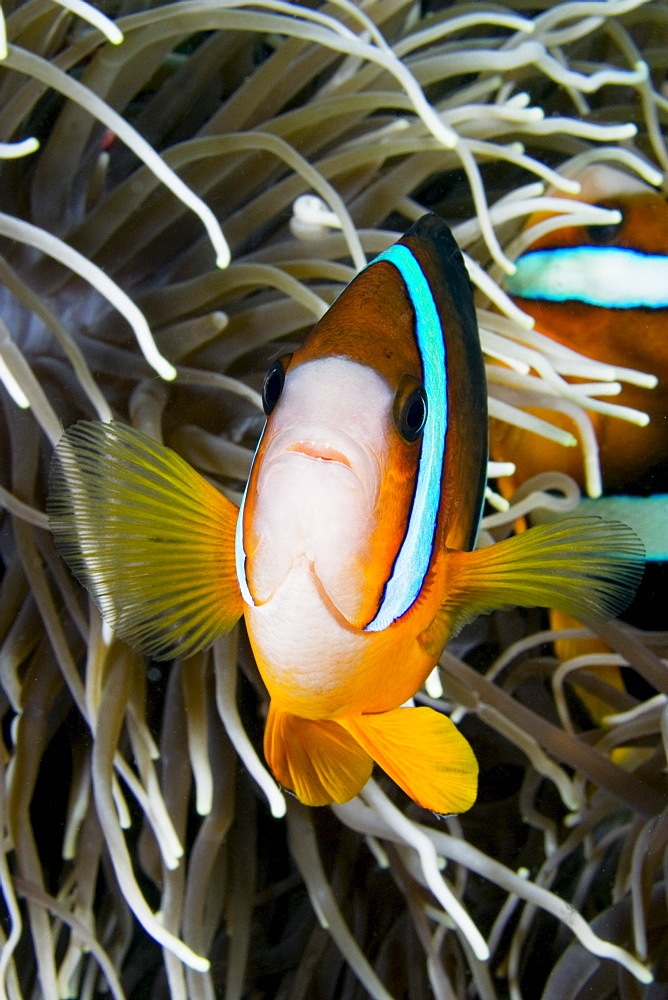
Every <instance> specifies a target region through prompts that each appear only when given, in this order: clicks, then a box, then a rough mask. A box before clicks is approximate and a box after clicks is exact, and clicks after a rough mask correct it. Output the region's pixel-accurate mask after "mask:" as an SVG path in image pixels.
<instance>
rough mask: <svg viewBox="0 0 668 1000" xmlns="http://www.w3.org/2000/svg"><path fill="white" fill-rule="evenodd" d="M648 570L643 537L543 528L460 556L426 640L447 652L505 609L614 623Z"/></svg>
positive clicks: (454, 557)
mask: <svg viewBox="0 0 668 1000" xmlns="http://www.w3.org/2000/svg"><path fill="white" fill-rule="evenodd" d="M643 568H644V550H643V545H642V542H641V541H640V539H639V538H638V536H637V535H636V534H635V532H634V531H632V530H631V528H629V527H628V526H627V525H625V524H621V523H620V522H619V521H602V520H600V519H599V518H597V517H573V518H568V519H564V520H560V521H556V522H554V523H553V524H541V525H538V526H536V527H535V528H529V529H528V530H527V531H523V532H522V533H521V534H519V535H515V536H514V537H513V538H507V539H506V540H505V541H503V542H498V543H497V544H496V545H491V546H489V548H485V549H478V550H477V551H475V552H452V553H450V554H449V557H448V569H447V573H448V576H447V581H446V586H447V598H446V600H445V602H444V603H443V605H442V607H441V610H440V612H439V615H438V616H437V620H436V621H435V622H434V625H433V626H432V627H431V629H430V630H428V633H427V634H426V635H425V636H423V637H422V641H423V643H425V641H426V642H428V643H429V648H431V647H432V646H433V647H434V648H435V647H436V646H437V645H438V644H439V643H440V644H441V648H442V646H443V644H445V641H446V640H447V639H448V638H449V636H450V635H452V634H453V633H455V632H457V631H458V630H459V629H460V628H461V627H462V626H463V625H466V624H467V622H470V621H472V620H473V619H474V618H476V617H477V616H478V615H480V614H485V613H487V612H488V611H493V610H494V609H496V608H503V607H513V606H520V607H525V608H531V607H547V608H556V609H557V610H559V611H563V612H565V613H566V614H569V615H573V616H574V617H576V618H577V619H578V620H580V621H584V622H587V623H589V622H597V621H603V620H605V619H607V618H614V617H615V616H616V615H618V614H620V612H622V611H623V610H624V608H626V607H628V605H629V604H630V602H631V600H632V598H633V595H634V593H635V591H636V588H637V586H638V584H639V583H640V580H641V577H642V574H643ZM436 633H438V636H436ZM437 639H438V641H437Z"/></svg>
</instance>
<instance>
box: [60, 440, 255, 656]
mask: <svg viewBox="0 0 668 1000" xmlns="http://www.w3.org/2000/svg"><path fill="white" fill-rule="evenodd" d="M47 510H48V514H49V521H50V524H51V530H52V531H53V535H54V538H55V540H56V544H57V546H58V549H59V551H60V553H61V555H62V556H63V558H64V559H65V561H66V562H67V563H68V564H69V566H70V568H71V570H72V572H73V573H74V574H75V576H77V577H78V578H79V580H81V582H82V583H83V585H84V586H85V587H86V588H87V589H88V590H89V591H90V592H91V594H92V595H93V597H94V598H95V600H96V602H97V603H98V605H99V606H100V610H101V611H102V614H103V616H104V618H105V619H106V621H107V622H108V623H109V625H110V626H111V627H112V628H113V629H114V631H115V632H116V633H117V634H118V635H119V636H120V637H121V638H123V639H126V640H127V641H128V642H129V643H130V644H131V645H133V646H134V647H135V648H136V649H138V650H140V651H141V652H143V653H148V654H150V655H151V656H153V657H155V658H156V659H169V658H171V657H174V656H187V655H190V654H191V653H194V652H195V651H196V650H198V649H202V648H203V647H204V646H207V645H209V644H210V643H212V642H213V641H214V639H216V638H217V636H219V635H221V634H222V633H223V632H226V631H229V629H230V628H232V626H233V625H234V623H235V622H236V621H237V619H238V618H239V617H240V615H241V613H242V610H243V603H242V600H241V594H240V592H239V586H238V583H237V577H236V568H235V558H234V535H235V528H236V521H237V516H238V510H237V508H236V507H235V506H234V504H232V503H231V502H230V501H229V500H228V499H227V498H226V497H224V496H223V495H222V494H221V493H219V492H218V491H217V490H216V489H214V487H213V486H211V485H210V484H209V483H207V481H206V480H205V479H203V478H202V476H200V475H199V474H198V473H197V472H195V470H194V469H192V468H191V467H190V466H189V465H188V464H187V462H185V461H184V460H183V459H182V458H180V456H179V455H177V454H176V452H173V451H172V450H171V449H170V448H165V447H163V446H162V445H159V444H156V442H154V441H152V440H151V439H150V438H148V437H146V436H145V435H144V434H141V433H140V432H139V431H136V430H134V429H133V428H131V427H127V426H126V425H124V424H120V423H111V424H103V423H98V422H88V421H81V422H79V423H77V424H75V425H74V426H73V427H70V428H69V430H68V431H66V432H65V434H64V435H63V437H62V438H61V440H60V441H59V443H58V446H57V448H56V451H55V455H54V459H53V462H52V466H51V476H50V482H49V497H48V502H47Z"/></svg>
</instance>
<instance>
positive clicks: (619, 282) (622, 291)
mask: <svg viewBox="0 0 668 1000" xmlns="http://www.w3.org/2000/svg"><path fill="white" fill-rule="evenodd" d="M515 263H516V265H517V271H516V272H515V274H512V275H510V276H509V277H508V278H506V290H507V291H508V292H509V293H510V294H511V295H517V296H518V297H520V298H525V299H545V300H547V301H550V302H565V301H567V300H568V299H576V300H577V301H579V302H588V303H590V305H595V306H605V307H607V308H610V309H637V308H639V307H644V308H646V309H663V308H665V307H666V306H668V257H666V256H661V255H658V254H655V255H653V254H643V253H638V252H637V251H635V250H625V249H622V248H621V247H562V248H559V249H555V250H536V251H534V252H533V253H527V254H524V256H522V257H520V258H518V260H517V261H515Z"/></svg>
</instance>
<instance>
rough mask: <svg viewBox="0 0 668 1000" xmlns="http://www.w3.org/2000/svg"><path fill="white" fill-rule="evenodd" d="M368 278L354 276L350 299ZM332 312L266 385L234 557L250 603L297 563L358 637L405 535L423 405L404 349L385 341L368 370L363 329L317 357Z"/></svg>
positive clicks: (412, 356)
mask: <svg viewBox="0 0 668 1000" xmlns="http://www.w3.org/2000/svg"><path fill="white" fill-rule="evenodd" d="M377 277H378V276H377V275H374V273H373V269H371V270H370V271H369V272H367V273H366V274H365V275H364V276H362V280H361V282H360V283H359V284H360V285H361V288H360V287H359V286H358V288H357V290H356V295H360V294H361V295H363V296H364V295H365V294H366V291H367V286H368V285H370V284H375V283H376V280H377ZM346 298H348V297H347V296H346ZM342 305H343V306H345V307H346V311H349V310H350V301H349V300H348V304H347V305H346V301H345V299H344V301H343V303H342ZM398 305H400V307H401V308H403V309H404V310H405V308H406V304H405V303H404V302H401V301H400V302H399V303H398ZM340 308H341V307H339V310H337V309H336V306H335V307H334V313H333V315H332V313H331V311H330V313H328V314H327V318H326V319H325V320H323V322H322V323H321V324H320V325H319V327H318V328H316V331H314V334H312V336H311V338H310V339H309V341H308V343H307V344H306V345H305V347H304V348H303V349H302V350H301V351H298V352H296V353H295V354H294V355H293V356H292V357H290V358H288V359H286V360H285V361H283V362H280V361H279V362H277V363H276V364H275V365H274V366H273V367H272V369H271V370H270V372H269V373H268V376H267V378H266V380H265V385H264V402H265V408H266V409H267V410H268V411H269V418H268V421H267V426H266V429H265V433H264V435H263V439H262V443H261V445H260V448H259V449H258V453H257V456H256V459H255V462H254V466H253V472H252V475H251V479H250V483H249V487H248V492H247V497H246V502H245V505H244V510H245V517H244V527H245V531H244V542H245V543H244V549H245V553H246V575H247V582H248V588H249V591H250V594H251V595H252V598H253V601H254V603H255V604H256V605H262V604H265V603H266V602H268V601H270V600H271V598H272V595H273V594H274V593H275V592H276V590H277V588H278V587H279V586H280V585H281V584H282V583H283V581H284V580H285V578H286V577H287V576H288V574H290V572H291V571H292V570H295V569H296V568H297V567H298V566H303V565H304V564H306V565H308V567H309V570H310V572H311V574H312V575H313V578H314V581H315V583H316V586H317V587H318V589H319V590H320V592H321V595H322V598H323V601H324V603H325V604H327V605H329V607H330V610H331V612H332V613H333V614H337V615H339V616H341V617H342V618H343V619H344V620H345V622H347V623H349V624H350V625H353V626H355V627H357V628H362V627H364V626H366V625H368V624H369V623H371V622H372V620H373V619H374V617H375V613H376V611H377V610H378V608H379V605H380V603H381V597H382V593H383V590H384V587H385V584H386V582H387V580H388V578H389V577H390V575H391V570H392V566H393V564H394V562H395V559H396V557H397V553H398V550H399V548H400V545H401V542H402V541H403V539H404V536H405V526H406V523H407V521H408V520H409V517H410V508H411V505H412V501H413V498H414V494H415V488H416V480H417V477H418V471H419V464H420V457H421V454H422V443H423V442H422V438H423V436H424V431H425V426H426V424H427V420H428V406H427V399H426V392H425V389H424V385H423V379H422V370H421V364H420V360H419V356H418V352H417V349H416V346H415V344H414V342H412V339H411V341H409V342H408V344H406V345H403V344H402V345H400V346H397V345H393V344H392V337H391V336H387V331H385V337H384V341H385V357H384V359H383V362H382V363H381V364H380V365H374V364H373V363H371V364H370V363H369V361H372V362H373V361H374V360H375V355H376V353H377V350H378V347H377V344H375V345H374V343H373V341H372V340H371V339H369V337H368V336H366V335H365V333H364V332H363V331H362V330H358V332H357V337H356V338H355V341H354V342H352V343H349V344H348V345H347V349H346V348H345V345H343V344H340V345H339V346H338V347H335V348H334V350H335V351H338V350H341V351H342V353H341V354H339V353H334V354H330V353H328V352H327V347H325V345H327V346H329V345H330V344H332V343H336V340H337V332H336V331H337V324H338V312H339V311H340ZM323 347H325V350H324V351H323ZM344 350H345V353H343V351H344ZM379 369H380V370H379ZM435 416H436V415H433V416H432V419H431V421H430V424H433V423H434V417H435ZM412 596H413V598H414V596H415V595H412ZM403 610H405V609H403Z"/></svg>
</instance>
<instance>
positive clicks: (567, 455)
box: [491, 165, 668, 493]
mask: <svg viewBox="0 0 668 1000" xmlns="http://www.w3.org/2000/svg"><path fill="white" fill-rule="evenodd" d="M575 179H577V180H578V181H579V182H580V185H581V192H580V194H578V195H577V196H573V197H574V198H577V199H578V200H580V201H585V202H589V203H590V204H595V205H598V206H600V207H603V208H609V209H616V210H617V211H618V212H619V213H620V221H619V222H618V223H612V224H605V225H590V226H564V227H562V228H560V229H556V230H553V231H552V232H550V233H548V234H547V235H545V236H543V237H542V238H541V239H539V240H536V242H535V243H533V244H532V245H531V246H530V247H528V248H527V250H526V251H525V252H524V253H523V254H522V255H521V256H520V257H518V259H517V260H516V262H515V264H516V267H517V271H516V272H515V274H513V275H511V276H509V277H508V278H507V279H506V291H507V292H508V293H509V294H510V296H511V297H512V298H513V299H514V301H515V302H516V303H517V304H518V305H519V306H520V308H521V309H523V310H524V311H525V312H527V313H529V315H531V316H533V318H534V320H535V328H536V330H538V331H539V332H540V333H543V334H545V335H546V336H548V337H550V338H551V339H553V340H556V341H559V342H560V343H562V344H564V345H565V346H567V347H570V348H572V349H573V350H576V351H578V352H579V353H580V354H584V355H585V356H586V357H589V358H594V359H595V360H597V361H602V362H605V363H606V364H611V365H616V366H619V367H623V368H635V369H637V370H639V371H641V372H651V373H652V374H653V375H656V376H657V378H658V380H659V382H658V385H657V386H656V387H655V388H652V389H648V388H647V387H644V386H639V385H624V387H623V389H622V391H621V393H620V394H619V395H618V396H617V397H616V398H615V402H618V403H620V404H621V405H624V406H630V407H632V408H634V409H638V410H642V411H644V412H646V413H647V414H648V415H649V417H650V423H649V425H648V426H647V427H639V426H637V425H635V424H631V423H626V422H623V421H620V420H618V419H616V418H615V417H611V416H608V415H607V414H602V413H597V412H591V413H590V417H591V420H592V423H593V426H594V431H595V433H596V437H597V440H598V445H599V457H600V463H601V473H602V478H603V486H604V490H605V491H606V492H616V493H619V492H623V491H624V490H625V489H626V487H627V486H628V485H629V484H632V483H634V482H636V481H637V480H639V479H641V478H642V479H643V483H644V485H643V491H644V492H657V491H661V492H665V491H666V488H667V487H668V202H667V201H666V199H665V198H664V197H663V196H662V195H661V194H659V193H658V192H657V191H656V190H654V189H653V188H650V187H648V186H647V185H646V184H644V183H642V182H641V181H639V180H637V179H636V178H634V177H631V176H630V175H628V174H625V173H623V172H622V171H620V170H615V169H613V168H612V167H607V166H601V165H598V166H594V167H587V168H586V169H584V170H583V171H581V172H580V173H579V174H578V175H577V177H576V178H575ZM556 193H557V192H555V191H554V190H549V191H548V192H547V194H551V195H555V194H556ZM559 197H571V196H570V195H564V194H563V193H562V192H560V193H559ZM550 214H551V213H548V212H540V213H535V214H534V215H532V216H531V217H530V218H529V219H528V221H527V227H530V226H532V225H534V224H535V223H537V222H540V221H541V220H542V219H544V218H546V217H549V215H550ZM534 412H537V413H538V412H540V411H534ZM548 419H549V420H550V421H551V422H552V423H560V424H561V425H562V426H564V427H566V428H567V429H568V430H572V424H571V423H570V421H569V419H568V418H567V417H565V416H560V415H559V414H555V413H552V412H550V414H549V417H548ZM491 445H492V454H493V456H495V457H497V456H500V455H501V454H502V453H503V454H504V455H505V456H506V460H510V461H513V462H516V465H517V471H516V475H515V481H516V482H518V483H520V482H524V481H525V480H526V479H528V478H529V477H531V476H533V475H535V474H536V473H538V472H542V471H544V470H545V469H559V470H561V471H563V472H567V473H568V474H569V475H571V476H572V477H573V478H574V479H575V480H576V481H577V482H578V483H579V484H580V485H581V486H583V485H584V468H583V459H582V451H581V448H580V447H579V446H577V447H574V448H564V447H562V446H561V445H559V444H557V443H555V442H551V441H547V440H545V439H543V438H538V437H537V436H536V435H535V434H531V433H530V432H527V431H524V430H522V429H521V428H515V427H513V428H510V427H509V426H508V425H501V424H500V423H498V422H496V421H495V422H494V423H493V425H492V437H491Z"/></svg>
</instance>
